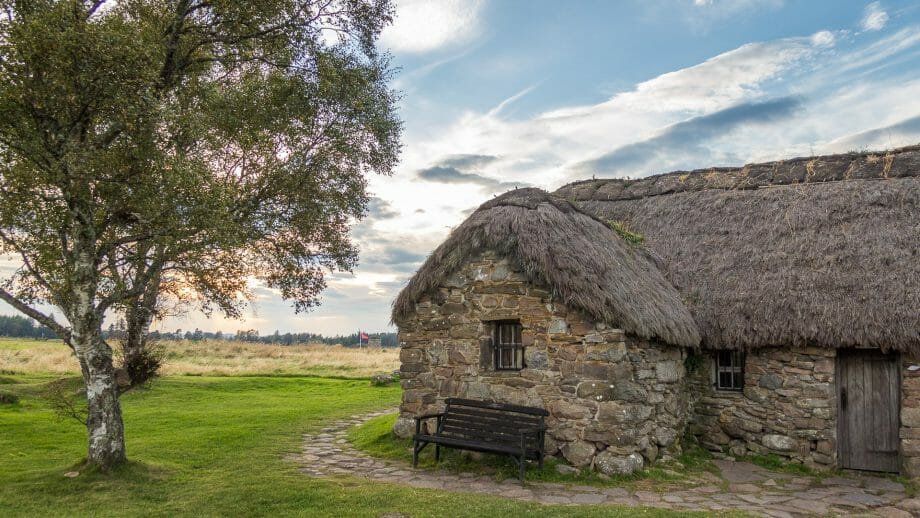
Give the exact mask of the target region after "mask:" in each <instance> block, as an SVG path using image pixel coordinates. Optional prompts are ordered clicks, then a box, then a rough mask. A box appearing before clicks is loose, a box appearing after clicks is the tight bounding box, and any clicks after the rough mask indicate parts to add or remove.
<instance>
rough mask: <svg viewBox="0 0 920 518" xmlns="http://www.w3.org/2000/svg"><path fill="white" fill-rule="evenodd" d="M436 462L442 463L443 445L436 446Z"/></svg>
mask: <svg viewBox="0 0 920 518" xmlns="http://www.w3.org/2000/svg"><path fill="white" fill-rule="evenodd" d="M434 462H435V463H438V462H441V445H440V444H435V445H434Z"/></svg>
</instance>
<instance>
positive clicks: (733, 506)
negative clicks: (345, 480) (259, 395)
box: [295, 409, 920, 518]
mask: <svg viewBox="0 0 920 518" xmlns="http://www.w3.org/2000/svg"><path fill="white" fill-rule="evenodd" d="M392 412H394V410H392V409H391V410H385V411H382V412H374V413H370V414H364V415H360V416H354V417H351V418H349V419H345V420H343V421H339V422H336V423H334V424H332V425H330V426H327V427H326V428H323V429H322V430H320V432H319V433H317V434H306V435H304V441H303V451H302V453H301V454H299V455H296V456H295V458H296V460H297V461H298V462H300V464H301V465H302V468H301V471H302V472H303V473H304V474H306V475H308V476H312V477H327V476H335V475H351V476H356V477H362V478H366V479H370V480H376V481H380V482H389V483H393V484H404V485H408V486H412V487H418V488H430V489H442V490H446V491H457V492H468V493H470V492H472V493H480V494H487V495H495V496H502V497H505V498H513V499H517V500H524V501H528V502H540V503H544V504H564V505H621V506H650V507H659V508H666V509H674V510H695V511H729V510H737V511H743V512H747V513H751V514H753V515H759V516H772V517H792V516H809V515H821V516H826V515H833V516H884V517H889V518H901V517H911V516H920V498H912V497H909V496H908V495H907V494H906V492H905V488H904V486H903V485H902V484H900V483H898V482H896V481H894V480H891V479H888V478H883V477H877V476H871V475H866V474H853V475H852V476H846V477H830V478H823V479H822V478H818V477H808V476H796V475H790V474H786V473H778V472H774V471H768V470H766V469H764V468H761V467H759V466H756V465H754V464H750V463H747V462H741V461H731V460H714V461H713V463H714V464H715V465H716V466H717V467H718V468H719V471H720V473H719V475H718V476H717V475H715V474H712V473H702V474H701V475H700V477H699V478H700V479H699V480H698V481H695V482H697V484H696V485H693V486H691V487H677V488H673V487H669V488H668V490H667V492H662V493H658V492H654V491H642V490H630V489H626V488H622V487H597V486H585V485H566V484H559V483H546V482H528V483H527V485H526V487H521V486H520V484H519V482H518V481H517V480H515V479H508V480H504V481H502V482H496V481H495V480H494V479H492V478H491V477H489V476H486V475H477V474H472V473H452V472H448V471H445V470H432V469H413V468H412V467H411V465H410V464H409V463H408V462H406V463H402V462H398V461H393V460H382V459H377V458H373V457H370V456H369V455H367V454H365V453H363V452H361V451H358V450H357V449H355V448H354V447H352V446H351V443H350V442H349V441H348V440H347V439H346V435H347V432H348V430H349V429H350V428H351V427H354V426H357V425H359V424H362V423H364V422H365V421H367V420H368V419H370V418H373V417H377V416H380V415H384V414H388V413H392Z"/></svg>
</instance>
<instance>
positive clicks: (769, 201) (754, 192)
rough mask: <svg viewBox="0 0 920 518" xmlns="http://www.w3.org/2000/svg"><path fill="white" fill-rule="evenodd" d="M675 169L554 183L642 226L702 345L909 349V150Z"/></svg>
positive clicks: (918, 215)
mask: <svg viewBox="0 0 920 518" xmlns="http://www.w3.org/2000/svg"><path fill="white" fill-rule="evenodd" d="M803 163H804V164H805V165H802V164H803ZM809 163H810V164H811V165H810V166H809V165H808V164H809ZM799 169H802V170H804V171H806V172H807V171H812V175H811V176H810V177H808V176H804V177H803V176H795V175H791V174H790V175H787V176H786V177H785V178H786V180H783V179H782V177H781V175H776V174H774V175H773V176H768V175H761V176H759V178H760V180H758V181H756V182H750V183H749V184H748V185H743V184H742V182H741V179H743V178H748V179H750V178H752V177H754V175H752V171H775V172H780V173H782V172H783V171H786V172H789V171H797V170H799ZM819 173H820V176H819ZM686 174H687V173H674V174H671V175H662V176H659V177H653V178H648V179H643V180H640V181H634V182H629V181H623V180H606V181H593V182H590V183H589V182H580V183H578V184H573V185H569V186H566V187H563V188H562V189H560V190H559V191H558V192H559V193H560V194H562V195H564V196H569V197H571V198H574V199H579V200H581V201H580V202H579V204H580V206H581V207H582V208H584V209H586V210H588V211H589V212H592V213H594V214H597V215H598V216H600V217H603V218H608V219H613V220H618V221H623V222H625V223H626V224H627V225H628V226H629V227H630V228H632V229H633V230H635V231H638V232H640V233H641V234H642V235H643V236H644V238H645V243H646V245H647V246H648V247H649V249H650V250H651V251H652V253H654V254H656V255H657V256H658V260H659V265H660V267H661V269H662V271H663V272H664V273H665V275H666V276H667V277H668V279H669V280H670V281H671V282H672V284H673V285H674V286H675V287H676V288H677V289H678V291H680V292H681V294H682V295H683V297H684V301H685V302H686V303H687V305H688V306H689V307H690V310H691V312H692V313H693V315H694V318H695V319H696V322H697V326H698V328H699V330H700V332H701V334H702V337H703V346H704V347H711V348H717V349H719V348H726V349H732V348H741V349H749V348H754V347H764V346H799V345H816V346H823V347H879V348H881V349H884V350H898V351H903V352H909V353H912V354H920V147H917V146H915V147H911V148H904V149H900V150H896V151H893V152H888V153H884V154H872V153H863V154H851V155H839V156H830V157H818V158H811V159H808V160H807V162H802V161H795V160H793V161H786V162H777V163H773V164H759V165H755V166H745V167H744V168H737V169H731V170H726V171H722V172H712V171H711V170H707V171H704V172H695V173H689V177H688V178H685V179H684V183H687V184H690V185H692V186H694V187H693V188H677V187H675V186H676V185H681V184H680V177H681V176H684V175H686ZM751 183H753V185H754V188H751V187H750V185H751ZM637 184H639V185H638V187H637ZM643 192H644V194H642V195H637V193H643Z"/></svg>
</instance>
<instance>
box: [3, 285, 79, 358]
mask: <svg viewBox="0 0 920 518" xmlns="http://www.w3.org/2000/svg"><path fill="white" fill-rule="evenodd" d="M0 300H3V301H4V302H6V303H7V304H9V305H10V306H13V307H14V308H16V309H18V310H19V311H20V312H21V313H23V314H25V315H26V316H29V317H31V318H33V319H35V320H36V321H38V323H39V324H42V325H43V326H45V327H47V328H48V329H50V330H52V331H54V332H55V333H57V335H58V336H60V337H61V339H63V340H64V343H65V344H67V345H68V346H69V347H70V348H71V349H73V346H72V345H71V344H70V330H69V329H67V328H66V327H64V326H62V325H61V324H58V323H57V321H56V320H54V317H52V316H50V315H46V314H44V313H42V312H41V311H39V310H37V309H35V308H33V307H32V306H29V305H28V304H26V303H25V302H23V301H21V300H19V299H18V298H16V297H15V296H14V295H13V294H12V293H10V292H8V291H6V290H5V289H3V288H0Z"/></svg>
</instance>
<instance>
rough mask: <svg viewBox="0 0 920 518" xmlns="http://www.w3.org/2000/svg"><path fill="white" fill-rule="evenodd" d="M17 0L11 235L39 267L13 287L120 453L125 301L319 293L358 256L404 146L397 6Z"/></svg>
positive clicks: (8, 120) (7, 226)
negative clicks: (388, 29) (374, 192)
mask: <svg viewBox="0 0 920 518" xmlns="http://www.w3.org/2000/svg"><path fill="white" fill-rule="evenodd" d="M0 5H2V13H3V15H2V16H0V241H2V245H0V246H2V252H5V253H13V254H15V255H17V256H18V257H19V258H20V260H21V263H22V267H21V268H20V269H19V270H18V271H16V272H15V274H14V275H13V276H12V277H10V278H8V279H5V282H4V283H3V285H2V288H0V299H2V300H4V301H6V302H8V303H9V304H11V305H12V306H13V307H15V308H17V309H19V310H20V311H21V312H22V313H24V314H25V315H27V316H29V317H31V318H34V319H36V320H38V321H39V322H40V323H41V324H44V325H46V326H48V327H50V328H51V329H53V330H54V331H55V332H56V333H57V334H58V335H60V336H61V337H63V338H64V340H65V341H66V342H67V343H68V344H69V345H70V346H71V347H72V348H73V350H74V353H75V355H76V356H77V359H78V360H79V362H80V365H81V370H82V372H83V378H84V381H85V382H86V385H87V397H88V400H89V410H90V414H89V418H88V420H87V428H88V433H89V457H88V458H89V461H90V462H92V463H95V464H98V465H100V466H102V467H103V468H108V467H111V466H112V465H114V464H117V463H119V462H122V461H123V460H124V458H125V451H124V439H123V427H122V424H121V414H120V408H119V405H118V387H117V386H116V383H115V376H114V367H113V365H112V351H111V348H110V347H109V345H108V344H107V343H106V342H105V340H104V339H103V337H102V333H101V325H102V321H103V318H104V316H105V315H106V313H107V312H109V311H112V310H121V311H124V312H125V313H126V314H131V313H132V312H135V316H137V318H138V319H139V324H140V327H141V328H144V326H145V325H146V326H147V327H149V322H150V318H151V316H152V314H153V312H155V311H156V307H157V304H158V301H159V300H160V299H161V297H162V296H163V295H164V294H167V295H169V296H171V297H172V298H173V299H174V300H178V301H179V302H193V303H197V304H198V305H199V306H200V307H202V308H204V309H206V310H208V309H212V308H217V309H219V310H221V311H224V312H226V313H228V314H231V315H233V314H237V313H238V311H239V308H240V305H241V303H242V302H243V301H245V297H246V294H247V291H248V285H249V279H250V278H252V277H258V278H261V279H262V280H263V282H265V283H266V285H268V286H269V287H272V288H274V289H276V290H278V292H279V293H280V294H281V295H282V296H283V297H285V298H288V299H291V300H292V301H293V303H294V304H295V307H296V308H297V309H306V308H309V307H311V306H312V305H314V304H315V303H316V300H317V295H318V294H319V293H320V291H321V290H322V289H323V288H324V286H325V281H324V272H328V271H331V270H348V269H350V268H352V267H353V266H354V264H355V261H356V260H357V250H356V248H355V246H354V245H353V244H352V243H351V241H350V239H349V237H348V228H349V225H350V223H351V222H352V221H354V219H356V218H360V217H362V216H363V215H364V212H365V210H366V204H367V201H368V196H367V193H366V185H367V180H366V177H367V175H368V174H371V173H383V174H387V173H389V172H390V171H391V170H392V167H393V166H394V164H395V162H396V159H397V155H398V152H399V135H400V129H401V127H400V122H399V120H398V117H397V116H396V108H395V104H396V96H395V94H394V92H392V91H391V90H390V89H389V87H388V81H389V78H390V69H389V65H388V61H387V58H386V55H382V54H380V53H378V51H377V49H376V47H375V40H376V38H377V36H378V34H379V32H380V30H381V28H382V27H383V26H384V25H385V24H387V23H389V22H390V20H391V16H392V7H391V5H390V3H389V2H388V1H387V0H322V1H309V0H254V1H251V2H236V1H231V0H222V1H221V0H217V1H200V2H193V1H191V0H179V1H166V0H159V1H155V0H120V1H118V2H111V3H106V2H103V1H80V0H38V1H29V2H21V1H10V0H5V1H0ZM39 303H45V304H51V305H53V306H54V307H56V308H57V309H58V311H59V312H60V314H62V315H63V316H64V319H65V321H63V322H57V321H55V320H54V319H53V318H51V315H50V314H48V313H45V312H42V311H40V310H39V309H38V308H39V307H40V306H39Z"/></svg>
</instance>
